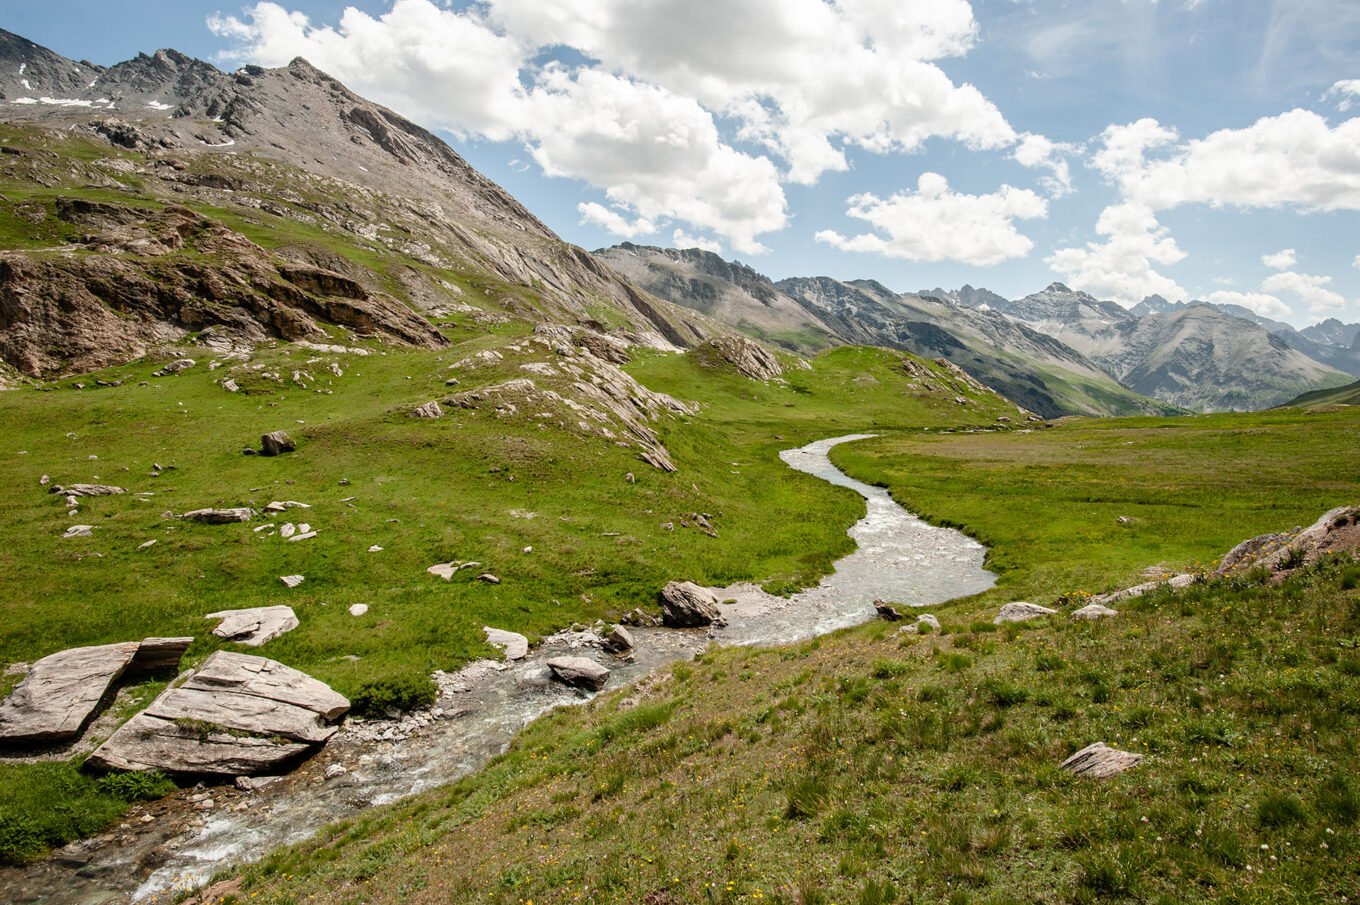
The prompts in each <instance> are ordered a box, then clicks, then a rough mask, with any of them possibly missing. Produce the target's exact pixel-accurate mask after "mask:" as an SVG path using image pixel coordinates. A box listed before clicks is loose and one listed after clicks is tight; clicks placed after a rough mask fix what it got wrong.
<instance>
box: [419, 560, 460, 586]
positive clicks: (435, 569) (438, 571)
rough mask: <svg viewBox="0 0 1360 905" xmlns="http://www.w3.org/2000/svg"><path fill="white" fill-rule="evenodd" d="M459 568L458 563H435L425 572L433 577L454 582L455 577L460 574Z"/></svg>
mask: <svg viewBox="0 0 1360 905" xmlns="http://www.w3.org/2000/svg"><path fill="white" fill-rule="evenodd" d="M458 567H459V564H458V563H456V562H440V563H435V564H434V565H432V566H430V567H429V568H428V569H426V570H425V571H426V572H429V573H430V574H431V575H438V576H439V577H440V578H442V579H444V580H445V581H452V580H453V576H454V575H455V574H457V572H458Z"/></svg>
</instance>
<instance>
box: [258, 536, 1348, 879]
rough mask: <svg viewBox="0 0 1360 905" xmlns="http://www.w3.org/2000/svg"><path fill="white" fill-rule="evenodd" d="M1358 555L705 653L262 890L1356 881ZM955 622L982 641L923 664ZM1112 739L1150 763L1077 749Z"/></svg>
mask: <svg viewBox="0 0 1360 905" xmlns="http://www.w3.org/2000/svg"><path fill="white" fill-rule="evenodd" d="M1347 568H1348V566H1347V564H1346V563H1345V562H1343V561H1340V560H1333V561H1324V562H1323V563H1321V564H1319V565H1318V566H1316V567H1310V568H1308V569H1306V570H1304V572H1303V573H1302V574H1299V575H1297V576H1295V577H1294V578H1293V579H1291V580H1290V581H1289V582H1288V583H1286V584H1284V585H1283V586H1280V587H1276V586H1272V585H1270V584H1262V583H1254V582H1251V581H1246V580H1241V579H1239V580H1236V581H1229V580H1223V581H1219V582H1214V583H1209V584H1204V585H1199V586H1196V587H1194V588H1192V589H1189V590H1187V591H1184V592H1158V593H1156V594H1153V595H1151V596H1149V597H1145V598H1142V599H1140V600H1137V601H1130V602H1128V603H1126V604H1125V605H1124V607H1123V612H1122V613H1121V615H1120V617H1119V618H1118V619H1116V620H1114V621H1111V622H1106V623H1099V624H1091V623H1081V622H1073V621H1070V620H1066V619H1062V620H1055V621H1053V622H1051V623H1049V624H1047V625H1046V626H1044V627H1042V628H1037V629H1033V630H1028V631H1017V632H1015V633H1013V634H1011V635H1008V634H1006V633H985V634H984V635H982V636H977V635H972V634H971V633H968V634H962V635H961V634H957V633H956V634H951V635H947V636H938V635H937V636H928V637H925V638H921V637H915V636H906V635H899V634H897V633H896V632H895V631H893V630H891V629H884V628H883V627H882V626H881V625H874V626H866V627H864V628H861V629H855V630H850V631H849V632H844V633H840V634H838V635H835V636H832V637H829V638H824V639H821V640H820V641H816V642H810V643H807V644H803V645H800V646H797V647H794V648H791V649H774V650H751V649H729V650H721V651H716V652H712V653H709V654H707V655H705V656H703V657H702V658H700V660H699V661H697V662H696V663H695V664H691V665H689V666H687V667H686V668H685V670H684V671H683V672H682V671H681V670H680V669H678V668H677V669H675V670H673V673H674V676H675V678H674V679H673V680H672V681H671V682H670V683H662V684H661V685H659V686H657V687H656V688H654V689H653V690H652V691H651V692H650V694H649V696H648V697H647V698H644V702H643V703H642V704H641V705H640V706H639V708H638V709H639V710H640V711H643V712H645V713H647V714H648V718H646V719H640V720H638V724H637V725H636V726H635V727H634V729H633V730H632V731H627V732H624V731H618V730H617V729H615V728H613V727H617V726H619V724H620V722H621V720H622V719H623V718H624V717H625V715H627V714H628V713H630V712H637V711H627V710H620V709H619V708H620V704H619V701H618V696H614V697H605V698H601V699H599V700H597V701H596V702H595V703H593V704H592V705H590V706H588V707H585V708H573V709H571V710H569V711H562V712H558V713H555V714H553V715H551V716H549V717H547V718H545V719H543V720H540V721H538V722H537V723H535V724H534V725H532V726H531V727H529V728H528V729H527V730H526V731H525V733H524V734H523V735H522V736H521V737H520V738H519V739H518V740H517V742H516V743H515V744H514V745H513V746H512V748H511V750H510V751H509V752H508V753H507V754H506V755H504V756H503V757H501V758H500V759H498V760H497V761H495V762H493V763H492V764H491V765H490V766H489V767H488V768H487V769H485V770H484V771H482V772H480V773H479V774H477V775H475V776H472V777H469V778H467V779H465V780H463V781H461V782H459V783H456V784H454V785H452V786H450V787H448V788H447V789H444V790H441V791H438V792H435V793H431V794H429V795H425V796H421V797H419V798H417V799H414V800H412V801H409V802H405V803H402V804H399V805H396V806H393V807H389V808H386V809H381V810H376V811H373V812H371V813H369V814H368V815H366V816H365V817H363V818H360V819H359V820H356V821H352V822H350V823H346V824H340V825H337V826H335V827H331V828H328V829H327V830H325V831H324V832H323V833H322V834H321V835H320V836H319V837H318V838H317V839H315V840H313V841H311V842H308V843H304V844H303V845H301V846H298V847H295V848H292V849H287V850H284V851H281V852H278V853H275V854H274V855H272V856H271V857H269V858H268V859H266V860H265V861H264V862H262V863H261V864H259V865H256V866H254V867H252V868H249V869H248V870H247V871H246V877H247V886H246V892H245V895H248V896H250V897H251V901H255V902H261V903H284V902H289V901H298V900H301V899H303V898H305V899H306V900H307V901H309V902H310V901H316V902H322V903H346V905H349V903H360V902H363V903H370V905H380V903H396V902H412V903H429V902H439V903H445V902H505V903H518V902H525V901H535V902H539V901H543V902H555V901H574V900H581V901H599V902H638V901H666V902H708V901H713V902H734V903H735V902H759V901H771V902H786V903H795V902H808V901H827V902H855V901H870V900H872V901H885V900H891V898H890V897H891V895H892V892H891V890H896V895H898V896H899V897H900V898H899V899H897V900H898V901H917V902H945V901H960V902H976V903H1010V902H1017V901H1026V902H1045V903H1047V902H1052V903H1085V902H1098V901H1110V900H1130V901H1140V902H1165V903H1171V902H1177V903H1180V902H1240V903H1264V902H1342V901H1345V900H1346V899H1345V897H1346V896H1349V895H1353V894H1354V892H1355V889H1356V884H1357V881H1358V880H1360V873H1358V872H1357V868H1356V867H1355V864H1356V857H1357V855H1360V849H1358V848H1357V843H1356V841H1355V840H1356V830H1357V823H1358V822H1360V783H1357V781H1356V780H1355V778H1354V776H1355V767H1356V764H1357V753H1360V751H1358V746H1360V743H1358V742H1357V738H1360V735H1357V729H1360V678H1357V676H1356V675H1354V674H1353V673H1350V672H1348V671H1347V670H1345V669H1343V668H1341V665H1340V664H1341V659H1340V657H1341V655H1342V654H1343V652H1345V651H1347V650H1349V647H1347V645H1353V644H1354V639H1355V638H1356V637H1357V635H1360V597H1357V595H1356V592H1355V591H1354V589H1351V590H1345V589H1343V588H1342V582H1341V576H1342V574H1343V573H1344V572H1345V570H1346V569H1347ZM1349 568H1353V566H1349ZM965 639H968V640H969V641H970V642H972V643H973V644H974V648H975V649H974V651H973V652H972V653H971V654H970V656H969V658H968V659H969V660H970V661H971V666H970V667H969V668H967V669H963V670H960V671H950V670H947V669H939V668H934V667H931V666H930V665H929V664H930V661H931V660H932V659H933V657H932V653H933V652H941V653H947V652H948V651H949V649H950V648H951V647H953V646H954V645H957V644H959V643H960V642H963V641H964V640H965ZM1040 658H1051V660H1050V662H1060V663H1062V664H1064V665H1063V667H1062V668H1061V669H1057V670H1053V671H1039V670H1036V669H1035V663H1036V661H1037V660H1038V659H1040ZM912 661H914V662H915V663H917V664H918V665H917V666H916V668H914V669H913V668H907V667H898V666H896V665H895V664H897V663H900V662H912ZM890 663H891V664H894V665H892V666H888V667H886V668H885V665H886V664H890ZM739 673H740V674H750V675H751V676H752V677H753V678H752V680H750V681H745V682H742V681H733V677H735V676H736V675H737V674H739ZM644 708H647V709H645V710H644ZM657 708H661V709H662V712H664V713H665V714H666V718H665V719H664V720H656V719H654V718H652V717H651V713H653V712H655V711H656V709H657ZM601 734H605V735H608V736H609V742H608V745H607V746H604V747H601V746H600V745H599V744H598V742H594V741H592V740H595V739H598V738H599V737H600V736H601ZM1098 740H1103V741H1106V742H1108V743H1109V744H1112V745H1115V746H1116V747H1119V748H1122V749H1125V750H1131V751H1136V752H1139V753H1142V754H1143V755H1144V756H1145V758H1146V760H1145V761H1144V763H1143V764H1142V765H1141V766H1140V767H1138V768H1136V769H1135V770H1134V771H1132V772H1130V773H1127V774H1125V775H1123V776H1121V777H1118V778H1115V779H1111V780H1107V781H1090V780H1077V779H1074V778H1073V777H1071V776H1070V775H1069V774H1066V773H1064V772H1062V771H1061V770H1059V769H1058V768H1057V764H1058V763H1059V762H1061V760H1062V759H1063V758H1064V757H1066V756H1067V755H1069V754H1071V753H1072V752H1073V751H1075V750H1076V749H1078V748H1080V747H1082V746H1084V745H1086V744H1088V743H1090V742H1092V741H1098ZM602 790H603V793H602ZM517 815H533V816H532V819H522V818H521V817H520V816H517ZM526 867H527V868H528V869H525V868H526ZM412 878H420V880H421V881H422V882H421V883H420V884H418V885H419V886H420V888H419V889H415V888H413V887H412V886H411V885H409V881H410V880H411V879H412ZM403 883H406V884H408V885H406V886H404V887H403V886H402V884H403ZM866 896H868V897H870V898H866ZM884 896H889V898H888V899H884V898H883V897H884ZM874 897H877V898H874Z"/></svg>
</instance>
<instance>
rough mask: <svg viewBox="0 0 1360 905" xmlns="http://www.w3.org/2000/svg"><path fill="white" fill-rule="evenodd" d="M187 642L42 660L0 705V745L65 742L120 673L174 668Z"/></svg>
mask: <svg viewBox="0 0 1360 905" xmlns="http://www.w3.org/2000/svg"><path fill="white" fill-rule="evenodd" d="M192 641H193V639H192V638H148V639H146V640H145V641H142V642H137V641H128V642H123V643H120V644H102V645H99V646H98V647H77V648H72V649H71V650H64V651H61V652H59V653H55V654H51V655H50V656H47V657H43V658H42V659H41V660H39V661H38V662H36V663H34V664H33V666H32V668H30V669H29V672H28V675H27V676H26V677H25V678H24V680H23V681H22V682H20V683H19V685H18V686H17V687H16V688H15V689H14V691H13V692H12V693H11V694H10V696H9V697H8V698H6V699H5V700H4V701H3V702H0V743H5V744H42V743H53V742H62V741H69V740H71V739H74V738H75V737H76V736H78V735H79V734H80V733H81V731H82V730H83V729H84V728H85V725H86V724H87V723H88V722H89V721H90V719H91V718H92V717H93V716H94V714H95V711H96V710H98V708H99V705H100V703H101V702H102V701H103V700H104V697H105V695H107V694H108V693H109V691H110V689H112V688H113V685H114V683H115V682H117V681H118V680H119V679H120V678H122V677H123V676H124V675H125V674H127V673H129V672H132V673H139V672H140V673H147V672H157V671H160V670H163V669H170V668H174V667H175V666H177V665H178V663H179V658H180V656H181V655H182V654H183V653H184V651H185V649H186V648H187V647H188V646H189V644H190V643H191V642H192Z"/></svg>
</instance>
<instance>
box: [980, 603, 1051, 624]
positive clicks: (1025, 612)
mask: <svg viewBox="0 0 1360 905" xmlns="http://www.w3.org/2000/svg"><path fill="white" fill-rule="evenodd" d="M1056 612H1057V610H1051V609H1049V608H1048V607H1046V606H1039V605H1038V604H1037V603H1029V602H1028V601H1025V600H1017V601H1015V602H1014V603H1008V604H1006V605H1005V606H1003V607H1002V608H1001V611H1000V612H999V613H997V614H996V618H995V619H993V620H992V622H994V623H995V624H997V625H1005V624H1006V623H1007V622H1028V621H1029V620H1031V619H1038V618H1039V617H1040V616H1052V615H1053V614H1054V613H1056Z"/></svg>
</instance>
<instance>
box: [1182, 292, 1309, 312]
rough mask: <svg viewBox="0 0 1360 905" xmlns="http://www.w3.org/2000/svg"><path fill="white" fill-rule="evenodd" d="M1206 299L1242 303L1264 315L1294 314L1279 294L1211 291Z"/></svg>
mask: <svg viewBox="0 0 1360 905" xmlns="http://www.w3.org/2000/svg"><path fill="white" fill-rule="evenodd" d="M1204 299H1205V301H1208V302H1214V303H1216V304H1219V305H1241V306H1242V307H1243V308H1246V309H1247V310H1248V311H1254V312H1256V313H1257V314H1259V315H1261V316H1262V317H1270V318H1276V319H1280V318H1287V317H1289V316H1290V315H1291V314H1293V312H1292V311H1291V310H1290V308H1289V306H1288V305H1286V304H1285V303H1284V302H1282V301H1280V299H1279V297H1278V296H1274V295H1269V294H1267V293H1264V292H1229V291H1225V290H1224V291H1218V292H1211V293H1209V294H1208V295H1207V296H1205V297H1204Z"/></svg>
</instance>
